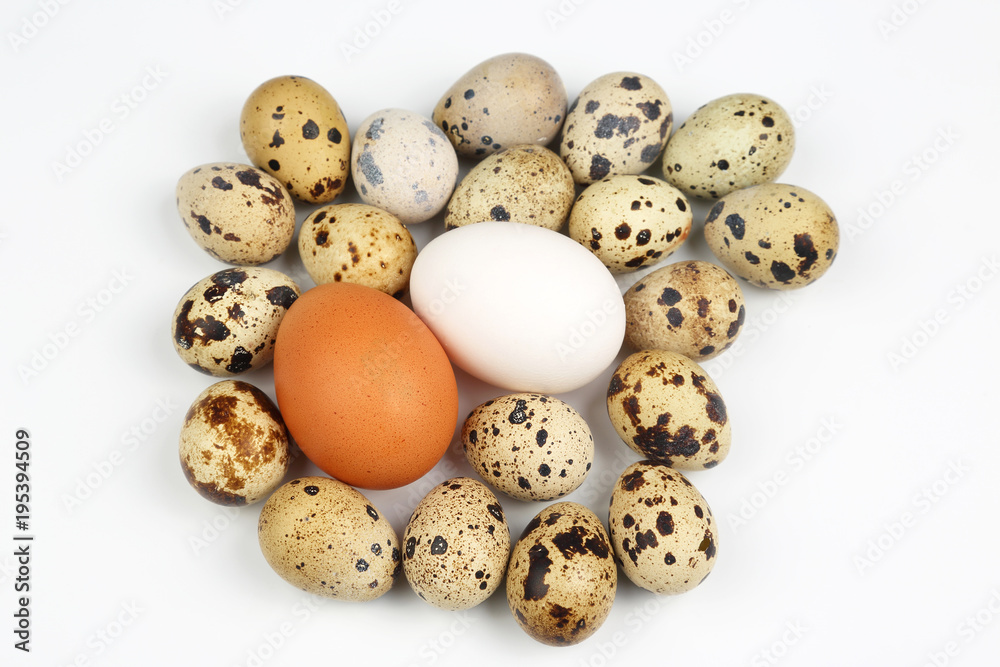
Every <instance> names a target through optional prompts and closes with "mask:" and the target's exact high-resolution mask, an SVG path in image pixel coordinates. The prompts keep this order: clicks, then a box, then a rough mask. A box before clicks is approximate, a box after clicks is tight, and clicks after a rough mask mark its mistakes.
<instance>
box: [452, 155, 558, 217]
mask: <svg viewBox="0 0 1000 667" xmlns="http://www.w3.org/2000/svg"><path fill="white" fill-rule="evenodd" d="M575 196H576V189H575V187H574V185H573V175H572V174H570V173H569V168H568V167H567V166H566V165H565V164H564V163H563V161H562V160H560V159H559V156H558V155H556V154H555V153H553V152H552V151H550V150H549V149H547V148H543V147H541V146H526V145H521V146H511V147H510V148H505V149H503V150H501V151H499V152H497V153H494V154H493V155H491V156H489V157H488V158H486V159H485V160H483V161H482V162H480V163H479V164H477V165H476V166H475V167H473V168H472V170H471V171H469V173H468V174H467V175H466V177H465V178H463V179H462V182H461V183H459V184H458V187H457V188H455V193H454V194H453V195H452V196H451V201H449V202H448V208H447V210H446V212H445V216H444V224H445V228H447V229H454V228H455V227H461V226H463V225H469V224H474V223H477V222H484V221H486V220H497V221H505V220H510V221H512V222H521V223H524V224H528V225H536V226H538V227H546V228H548V229H551V230H553V231H559V229H561V228H562V226H563V224H564V223H565V222H566V217H567V216H568V215H569V211H570V208H571V207H572V206H573V198H574V197H575Z"/></svg>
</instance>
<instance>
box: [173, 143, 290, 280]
mask: <svg viewBox="0 0 1000 667" xmlns="http://www.w3.org/2000/svg"><path fill="white" fill-rule="evenodd" d="M177 212H178V213H180V215H181V219H182V220H183V221H184V224H185V225H186V226H187V230H188V232H189V233H190V234H191V238H193V239H194V240H195V243H197V244H198V245H199V246H200V247H201V248H202V249H203V250H204V251H205V252H207V253H208V254H210V255H212V256H213V257H215V258H216V259H220V260H222V261H223V262H228V263H229V264H238V265H240V266H256V265H257V264H263V263H264V262H269V261H271V260H272V259H274V258H275V257H277V256H278V255H280V254H281V253H283V252H284V251H285V248H287V247H288V244H289V243H291V241H292V236H293V235H294V234H295V207H294V206H293V204H292V198H291V197H290V196H289V195H288V191H287V190H286V189H285V186H283V185H282V184H281V182H280V181H278V179H276V178H274V177H273V176H271V175H270V174H267V173H265V172H263V171H261V170H259V169H257V168H255V167H251V166H249V165H245V164H233V163H226V162H216V163H213V164H204V165H201V166H200V167H195V168H194V169H192V170H190V171H188V172H187V173H185V174H184V175H183V176H181V178H180V180H179V181H178V182H177Z"/></svg>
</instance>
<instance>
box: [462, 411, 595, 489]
mask: <svg viewBox="0 0 1000 667" xmlns="http://www.w3.org/2000/svg"><path fill="white" fill-rule="evenodd" d="M462 447H463V448H464V449H465V456H466V458H468V460H469V465H471V466H472V467H473V469H474V470H475V471H476V472H477V473H479V474H480V475H481V476H482V478H483V479H484V480H485V481H486V483H487V484H489V485H490V486H492V487H493V488H495V489H497V490H499V491H502V492H503V493H506V494H507V495H508V496H511V497H513V498H517V499H519V500H554V499H555V498H560V497H562V496H565V495H566V494H567V493H570V492H571V491H573V490H574V489H576V488H577V487H579V486H580V485H581V484H583V482H584V480H585V479H587V473H588V472H590V467H591V465H592V464H593V462H594V436H593V435H592V434H591V432H590V427H589V426H588V425H587V422H586V421H585V420H584V419H583V416H581V415H580V413H579V412H577V411H576V410H575V409H574V408H573V406H571V405H569V404H568V403H565V402H563V401H561V400H559V399H558V398H554V397H552V396H545V395H543V394H509V395H507V396H500V397H498V398H495V399H493V400H490V401H486V402H485V403H483V404H482V405H480V406H478V407H476V408H475V409H474V410H473V411H472V412H471V413H470V414H469V416H468V418H466V420H465V424H464V425H463V427H462Z"/></svg>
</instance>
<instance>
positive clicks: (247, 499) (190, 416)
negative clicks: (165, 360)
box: [179, 380, 289, 505]
mask: <svg viewBox="0 0 1000 667" xmlns="http://www.w3.org/2000/svg"><path fill="white" fill-rule="evenodd" d="M179 450H180V452H179V453H180V462H181V469H182V470H183V471H184V476H185V477H186V478H187V481H188V483H189V484H190V485H191V486H192V487H194V489H195V490H196V491H197V492H198V493H200V494H201V496H202V497H203V498H206V499H208V500H211V501H212V502H213V503H217V504H219V505H252V504H253V503H255V502H257V501H258V500H263V499H264V498H265V497H266V496H267V495H268V494H270V493H271V492H272V491H274V489H275V488H277V486H278V485H279V484H281V480H282V479H284V477H285V473H286V472H287V471H288V462H289V458H288V450H289V443H288V431H287V430H286V429H285V422H284V421H282V419H281V414H280V413H279V412H278V408H277V406H275V404H274V403H273V402H272V401H271V399H270V398H269V397H268V396H267V394H265V393H264V392H263V391H261V390H260V389H258V388H257V387H255V386H253V385H252V384H248V383H246V382H241V381H239V380H223V381H221V382H216V383H215V384H213V385H212V386H210V387H208V388H207V389H205V391H203V392H201V393H200V394H199V395H198V397H197V398H196V399H195V400H194V402H193V403H192V404H191V407H190V408H188V411H187V414H185V415H184V425H183V426H182V427H181V437H180V446H179Z"/></svg>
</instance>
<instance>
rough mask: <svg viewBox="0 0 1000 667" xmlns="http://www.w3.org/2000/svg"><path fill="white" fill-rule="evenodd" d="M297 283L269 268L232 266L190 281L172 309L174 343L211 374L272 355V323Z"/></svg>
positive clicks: (257, 363) (226, 373)
mask: <svg viewBox="0 0 1000 667" xmlns="http://www.w3.org/2000/svg"><path fill="white" fill-rule="evenodd" d="M299 294H300V290H299V286H298V285H296V284H295V282H294V281H293V280H292V279H291V278H289V277H288V276H286V275H285V274H283V273H281V272H279V271H274V270H273V269H261V268H250V267H247V268H234V269H225V270H222V271H218V272H216V273H213V274H212V275H210V276H208V277H207V278H204V279H202V280H200V281H198V282H197V283H195V284H194V285H193V286H192V287H191V288H190V289H189V290H188V291H187V292H186V293H185V294H184V296H182V297H181V300H180V301H179V302H178V304H177V308H175V309H174V317H173V327H172V331H171V333H172V335H173V342H174V349H175V350H176V351H177V354H178V355H180V357H181V359H182V360H183V361H184V362H185V363H186V364H188V365H189V366H191V367H192V368H194V369H196V370H199V371H201V372H203V373H207V374H209V375H214V376H216V377H231V376H234V375H239V374H240V373H245V372H247V371H250V370H254V369H256V368H260V367H262V366H264V365H266V364H267V363H269V362H270V361H271V359H272V358H273V357H274V343H275V338H276V337H277V334H278V324H280V323H281V318H282V317H284V316H285V312H286V311H287V310H288V308H289V307H290V306H291V305H292V304H293V303H295V300H296V299H297V298H298V297H299Z"/></svg>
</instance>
